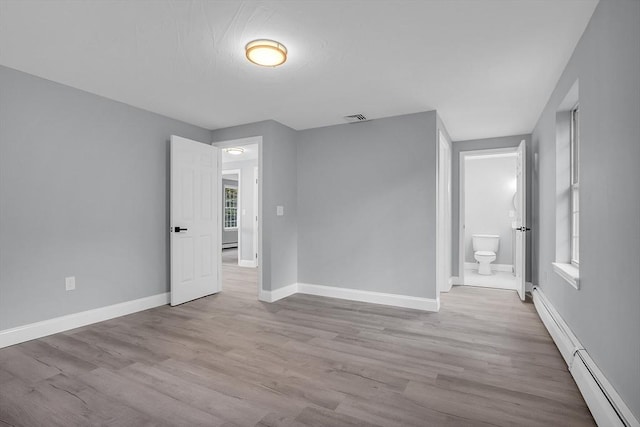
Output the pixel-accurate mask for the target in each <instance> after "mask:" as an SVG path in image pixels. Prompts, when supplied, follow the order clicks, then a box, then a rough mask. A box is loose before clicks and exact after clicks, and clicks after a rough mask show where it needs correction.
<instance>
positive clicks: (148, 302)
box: [0, 292, 170, 348]
mask: <svg viewBox="0 0 640 427" xmlns="http://www.w3.org/2000/svg"><path fill="white" fill-rule="evenodd" d="M169 298H170V294H169V293H168V292H167V293H163V294H157V295H152V296H149V297H144V298H139V299H136V300H132V301H125V302H121V303H119V304H113V305H108V306H106V307H100V308H94V309H92V310H87V311H81V312H79V313H73V314H68V315H66V316H61V317H55V318H53V319H49V320H43V321H41V322H36V323H30V324H28V325H23V326H18V327H16V328H11V329H5V330H3V331H0V348H3V347H8V346H10V345H14V344H19V343H22V342H25V341H30V340H35V339H37V338H42V337H46V336H47V335H52V334H57V333H59V332H64V331H68V330H70V329H75V328H79V327H81V326H86V325H90V324H92V323H97V322H102V321H105V320H109V319H113V318H115V317H120V316H126V315H127V314H131V313H137V312H138V311H143V310H148V309H150V308H154V307H159V306H161V305H166V304H169Z"/></svg>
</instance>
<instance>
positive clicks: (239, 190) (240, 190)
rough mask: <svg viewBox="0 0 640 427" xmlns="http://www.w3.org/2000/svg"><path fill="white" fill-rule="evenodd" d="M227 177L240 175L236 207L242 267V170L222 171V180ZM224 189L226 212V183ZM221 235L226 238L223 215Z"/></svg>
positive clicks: (239, 256)
mask: <svg viewBox="0 0 640 427" xmlns="http://www.w3.org/2000/svg"><path fill="white" fill-rule="evenodd" d="M222 166H224V163H222ZM225 175H238V184H237V185H238V205H237V207H236V212H237V216H238V219H237V220H236V221H237V224H238V227H237V231H238V265H240V259H241V254H242V238H241V236H242V169H227V170H224V169H223V170H222V178H223V179H224V176H225ZM222 187H223V192H222V211H223V212H224V183H223V185H222ZM220 232H221V233H223V236H221V238H222V237H224V215H222V230H220Z"/></svg>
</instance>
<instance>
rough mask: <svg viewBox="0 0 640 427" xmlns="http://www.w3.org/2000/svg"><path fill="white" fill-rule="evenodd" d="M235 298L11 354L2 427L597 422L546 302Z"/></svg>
mask: <svg viewBox="0 0 640 427" xmlns="http://www.w3.org/2000/svg"><path fill="white" fill-rule="evenodd" d="M223 268H224V273H225V288H224V291H223V293H221V294H219V295H216V296H211V297H207V298H203V299H200V300H197V301H193V302H191V303H188V304H184V305H182V306H179V307H174V308H171V307H168V306H165V307H159V308H156V309H152V310H148V311H145V312H141V313H137V314H133V315H129V316H125V317H121V318H118V319H114V320H110V321H107V322H103V323H99V324H95V325H91V326H87V327H84V328H80V329H76V330H72V331H69V332H66V333H62V334H57V335H53V336H50V337H46V338H43V339H39V340H35V341H31V342H27V343H23V344H20V345H16V346H13V347H9V348H5V349H2V350H0V420H1V421H0V426H2V425H4V424H8V425H13V426H66V427H70V426H87V425H109V426H112V425H113V426H147V425H148V426H151V425H153V426H156V425H158V426H200V425H203V426H217V425H224V426H254V425H256V426H262V427H265V426H288V427H293V426H332V427H333V426H356V425H357V426H368V425H377V426H405V425H406V426H466V425H473V426H479V425H501V426H502V425H516V426H529V425H536V426H585V425H586V426H588V425H594V424H593V420H592V418H591V416H590V414H589V411H588V410H587V408H586V406H585V404H584V401H583V400H582V398H581V396H580V394H579V392H578V390H577V388H576V386H575V384H574V382H573V380H572V378H571V376H570V374H569V373H568V371H567V368H566V365H565V364H564V362H563V360H562V358H561V357H560V354H559V353H558V351H557V349H556V348H555V346H554V344H553V343H552V341H551V339H550V337H549V335H548V334H547V332H546V330H545V329H544V326H543V325H542V323H541V322H540V320H539V319H538V317H537V316H536V314H535V310H534V308H533V306H532V305H531V304H523V303H521V302H520V301H519V300H518V299H517V297H516V295H515V293H514V292H512V291H502V290H492V289H482V288H470V287H459V288H454V289H453V290H452V292H451V293H449V294H446V295H443V297H442V310H441V311H440V313H424V312H419V311H413V310H407V309H398V308H392V307H385V306H379V305H370V304H365V303H356V302H348V301H340V300H333V299H328V298H321V297H314V296H304V295H294V296H292V297H289V298H286V299H284V300H281V301H279V302H277V303H274V304H266V303H261V302H258V301H257V299H256V286H255V281H256V271H255V269H245V268H241V267H237V266H234V265H229V264H225V265H224V267H223Z"/></svg>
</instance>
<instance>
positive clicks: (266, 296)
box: [258, 283, 298, 302]
mask: <svg viewBox="0 0 640 427" xmlns="http://www.w3.org/2000/svg"><path fill="white" fill-rule="evenodd" d="M297 292H298V284H297V283H292V284H291V285H287V286H284V287H282V288H278V289H274V290H273V291H265V290H264V289H261V290H260V295H259V296H258V299H259V300H260V301H264V302H276V301H278V300H281V299H282V298H286V297H288V296H290V295H293V294H295V293H297Z"/></svg>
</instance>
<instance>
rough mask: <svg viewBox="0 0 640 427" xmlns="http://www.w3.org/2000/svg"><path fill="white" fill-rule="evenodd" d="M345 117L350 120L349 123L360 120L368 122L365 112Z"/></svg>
mask: <svg viewBox="0 0 640 427" xmlns="http://www.w3.org/2000/svg"><path fill="white" fill-rule="evenodd" d="M344 119H345V120H346V121H347V122H349V123H360V122H366V121H367V120H369V119H367V118H366V117H365V116H364V114H354V115H352V116H344Z"/></svg>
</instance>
